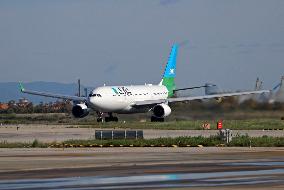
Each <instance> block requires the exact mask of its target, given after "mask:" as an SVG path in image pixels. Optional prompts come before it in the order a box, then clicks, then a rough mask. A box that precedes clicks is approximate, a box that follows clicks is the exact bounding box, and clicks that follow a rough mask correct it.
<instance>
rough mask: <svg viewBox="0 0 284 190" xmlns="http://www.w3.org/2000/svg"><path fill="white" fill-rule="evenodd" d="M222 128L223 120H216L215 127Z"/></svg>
mask: <svg viewBox="0 0 284 190" xmlns="http://www.w3.org/2000/svg"><path fill="white" fill-rule="evenodd" d="M222 128H223V122H222V120H220V121H218V122H217V129H222Z"/></svg>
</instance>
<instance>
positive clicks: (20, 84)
mask: <svg viewBox="0 0 284 190" xmlns="http://www.w3.org/2000/svg"><path fill="white" fill-rule="evenodd" d="M19 86H20V90H21V92H23V91H25V88H24V86H23V84H22V83H21V82H19Z"/></svg>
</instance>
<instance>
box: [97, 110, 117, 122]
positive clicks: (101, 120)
mask: <svg viewBox="0 0 284 190" xmlns="http://www.w3.org/2000/svg"><path fill="white" fill-rule="evenodd" d="M97 114H98V118H97V122H98V123H102V122H104V121H105V122H111V121H113V122H118V118H117V117H114V116H113V115H112V113H111V112H110V113H108V115H109V116H108V117H105V119H103V113H101V112H97Z"/></svg>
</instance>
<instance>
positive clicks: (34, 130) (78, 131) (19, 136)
mask: <svg viewBox="0 0 284 190" xmlns="http://www.w3.org/2000/svg"><path fill="white" fill-rule="evenodd" d="M17 127H18V130H17ZM102 129H103V128H98V129H96V128H78V127H76V126H70V125H8V126H2V127H0V139H1V141H6V142H32V141H34V140H35V139H37V140H39V141H41V142H54V141H57V142H61V141H64V140H69V139H93V138H94V136H95V131H96V130H102ZM106 130H110V129H106ZM121 130H124V129H121ZM143 131H144V138H145V139H151V138H159V137H179V136H204V137H209V136H213V135H216V134H217V133H218V132H219V131H218V130H157V129H144V130H143ZM232 133H233V135H246V134H248V135H249V136H251V137H260V136H264V135H267V136H273V137H284V130H279V131H278V130H274V131H264V130H233V131H232Z"/></svg>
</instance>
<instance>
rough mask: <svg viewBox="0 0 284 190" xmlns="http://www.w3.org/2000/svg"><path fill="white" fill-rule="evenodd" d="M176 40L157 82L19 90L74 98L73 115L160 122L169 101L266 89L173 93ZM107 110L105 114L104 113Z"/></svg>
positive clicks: (72, 99) (262, 91)
mask: <svg viewBox="0 0 284 190" xmlns="http://www.w3.org/2000/svg"><path fill="white" fill-rule="evenodd" d="M177 53H178V44H174V45H173V46H172V49H171V52H170V55H169V58H168V62H167V64H166V68H165V70H164V74H163V78H162V80H161V82H160V83H159V84H155V85H154V84H145V85H130V86H123V85H122V86H101V87H97V88H95V89H94V90H92V91H91V93H90V94H89V96H88V97H78V96H69V95H62V94H53V93H48V92H39V91H33V90H27V89H25V88H24V87H23V85H22V84H21V83H20V91H21V92H22V93H27V94H32V95H38V96H45V97H52V98H58V99H65V100H71V101H73V102H77V103H75V104H74V105H73V108H72V114H73V115H74V117H76V118H83V117H86V116H87V115H88V114H89V112H90V110H91V109H92V110H94V111H95V112H96V113H97V116H98V117H97V121H98V122H103V121H105V122H110V121H114V122H117V121H118V118H117V117H115V116H113V113H116V114H130V113H146V112H152V116H151V122H163V121H164V119H165V117H167V116H169V115H170V114H171V111H172V110H171V108H170V106H169V103H172V102H183V101H192V100H204V99H212V98H215V99H218V98H222V97H228V96H240V95H247V94H260V93H266V92H269V91H267V90H258V91H247V92H235V93H223V94H212V95H204V96H188V97H175V96H174V92H175V91H177V90H179V89H177V88H176V84H175V77H176V59H177ZM104 114H107V115H108V116H106V117H105V118H103V115H104Z"/></svg>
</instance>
